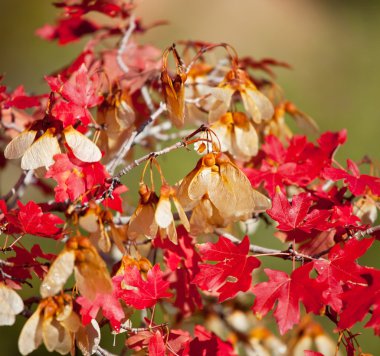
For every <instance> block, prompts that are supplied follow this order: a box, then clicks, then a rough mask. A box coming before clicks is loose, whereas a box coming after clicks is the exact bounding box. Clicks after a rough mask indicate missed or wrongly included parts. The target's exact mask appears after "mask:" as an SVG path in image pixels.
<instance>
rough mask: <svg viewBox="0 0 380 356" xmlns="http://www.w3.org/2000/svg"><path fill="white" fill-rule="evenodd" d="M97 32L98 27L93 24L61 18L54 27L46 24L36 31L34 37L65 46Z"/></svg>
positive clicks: (87, 21) (81, 20)
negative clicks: (54, 41) (56, 41)
mask: <svg viewBox="0 0 380 356" xmlns="http://www.w3.org/2000/svg"><path fill="white" fill-rule="evenodd" d="M98 30H99V26H98V25H97V24H96V23H95V22H93V21H90V20H86V19H82V18H80V17H73V18H62V19H60V20H58V23H57V25H55V26H54V25H49V24H46V25H44V26H42V27H41V28H39V29H37V30H36V35H37V36H39V37H41V38H43V39H44V40H48V41H53V40H58V43H59V44H60V45H65V44H67V43H70V42H74V41H78V40H79V39H80V38H82V37H83V36H85V35H88V34H90V33H94V32H96V31H98Z"/></svg>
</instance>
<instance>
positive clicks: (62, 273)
mask: <svg viewBox="0 0 380 356" xmlns="http://www.w3.org/2000/svg"><path fill="white" fill-rule="evenodd" d="M74 261H75V254H74V252H71V251H63V252H62V253H60V254H59V255H58V256H57V258H56V259H55V260H54V262H53V264H52V265H51V266H50V268H49V272H48V273H47V275H46V276H45V279H44V280H43V281H42V284H41V287H40V293H41V296H42V298H46V297H51V296H53V295H56V294H57V293H58V292H60V291H61V290H62V288H63V286H64V285H65V283H66V281H67V279H68V278H69V277H70V275H71V274H72V273H73V269H74Z"/></svg>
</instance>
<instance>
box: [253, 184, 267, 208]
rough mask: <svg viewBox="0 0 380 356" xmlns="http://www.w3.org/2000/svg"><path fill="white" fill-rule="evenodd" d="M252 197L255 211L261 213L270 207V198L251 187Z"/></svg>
mask: <svg viewBox="0 0 380 356" xmlns="http://www.w3.org/2000/svg"><path fill="white" fill-rule="evenodd" d="M252 197H253V200H254V202H255V210H254V212H255V213H262V212H264V211H266V210H268V209H270V208H271V207H272V203H271V201H270V199H269V198H267V197H266V196H265V195H264V194H261V193H260V192H258V191H257V190H255V189H253V188H252Z"/></svg>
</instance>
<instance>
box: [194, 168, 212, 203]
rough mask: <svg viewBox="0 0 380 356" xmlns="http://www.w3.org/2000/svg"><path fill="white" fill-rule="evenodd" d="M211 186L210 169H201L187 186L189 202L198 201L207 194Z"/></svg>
mask: <svg viewBox="0 0 380 356" xmlns="http://www.w3.org/2000/svg"><path fill="white" fill-rule="evenodd" d="M211 184H213V181H212V172H211V168H210V167H203V168H201V170H200V171H199V172H198V174H196V175H195V176H194V178H193V179H192V180H191V182H190V184H189V188H188V194H189V198H190V199H191V200H195V201H199V200H200V199H202V197H203V196H204V195H205V194H206V193H208V191H209V187H210V186H211Z"/></svg>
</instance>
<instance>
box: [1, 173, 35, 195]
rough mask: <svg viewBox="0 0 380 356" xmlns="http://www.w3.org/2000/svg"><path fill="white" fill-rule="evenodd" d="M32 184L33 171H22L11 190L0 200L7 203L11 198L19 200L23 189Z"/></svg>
mask: <svg viewBox="0 0 380 356" xmlns="http://www.w3.org/2000/svg"><path fill="white" fill-rule="evenodd" d="M32 182H33V170H30V171H23V172H22V173H21V175H20V177H19V178H18V180H17V182H16V184H15V185H14V186H13V188H12V189H11V190H10V191H9V192H8V193H7V194H5V195H3V196H2V197H0V199H1V200H5V201H8V200H9V199H11V198H12V197H13V196H14V197H16V199H18V198H20V197H21V196H22V195H23V194H24V189H25V187H26V186H27V185H29V184H31V183H32Z"/></svg>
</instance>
